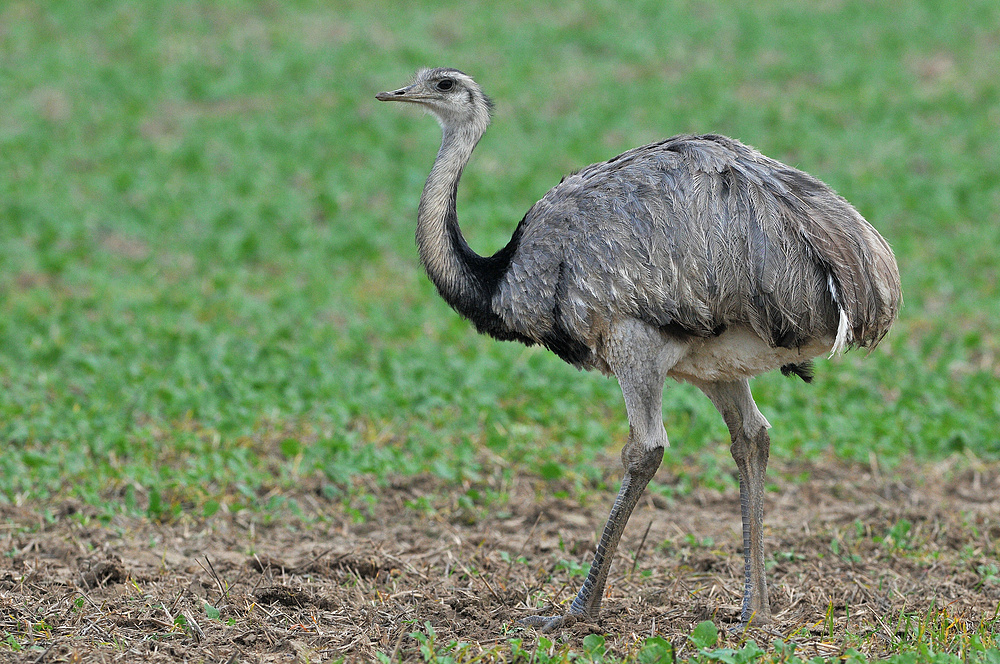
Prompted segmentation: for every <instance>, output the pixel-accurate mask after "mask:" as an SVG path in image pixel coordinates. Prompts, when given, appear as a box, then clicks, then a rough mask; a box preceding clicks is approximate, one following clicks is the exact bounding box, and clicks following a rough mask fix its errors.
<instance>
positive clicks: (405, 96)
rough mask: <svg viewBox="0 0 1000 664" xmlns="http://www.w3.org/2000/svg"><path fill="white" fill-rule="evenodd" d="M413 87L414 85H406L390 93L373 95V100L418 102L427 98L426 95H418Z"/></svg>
mask: <svg viewBox="0 0 1000 664" xmlns="http://www.w3.org/2000/svg"><path fill="white" fill-rule="evenodd" d="M415 87H416V86H415V85H408V86H406V87H405V88H400V89H398V90H393V91H392V92H380V93H378V94H377V95H375V99H378V100H379V101H420V100H422V99H427V98H428V97H427V96H426V95H421V94H418V93H417V92H416V91H415V90H414V88H415Z"/></svg>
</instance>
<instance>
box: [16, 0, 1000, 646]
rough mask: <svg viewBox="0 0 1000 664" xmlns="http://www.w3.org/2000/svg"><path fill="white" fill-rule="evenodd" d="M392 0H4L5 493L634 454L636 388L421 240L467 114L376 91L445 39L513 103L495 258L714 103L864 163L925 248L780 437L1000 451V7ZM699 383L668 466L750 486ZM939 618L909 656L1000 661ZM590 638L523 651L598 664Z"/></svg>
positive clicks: (487, 172) (795, 452)
mask: <svg viewBox="0 0 1000 664" xmlns="http://www.w3.org/2000/svg"><path fill="white" fill-rule="evenodd" d="M379 6H380V5H379V4H378V3H370V2H356V1H346V0H345V1H339V2H333V3H330V2H319V1H315V2H309V1H300V2H288V3H274V2H249V1H247V2H239V1H236V0H231V1H220V2H215V3H195V2H165V1H163V2H155V1H150V2H142V3H132V2H125V1H124V0H108V1H105V2H87V3H83V2H68V1H67V2H49V3H33V2H24V1H22V2H8V3H4V4H3V5H2V6H0V62H3V66H2V67H0V173H2V177H0V446H2V450H3V453H2V454H0V501H8V502H16V503H29V504H33V505H36V506H38V507H39V509H40V510H41V509H43V508H44V506H45V505H46V504H47V502H46V501H48V500H50V499H54V498H66V497H70V498H76V499H82V500H84V501H87V502H90V503H93V504H96V505H99V506H101V507H102V508H103V509H104V510H105V511H106V513H107V514H111V513H114V512H117V511H121V510H127V511H139V512H141V511H143V510H145V511H147V512H148V514H149V515H150V516H151V517H155V518H169V517H171V516H172V515H176V514H178V513H179V512H181V511H183V510H190V511H193V512H194V513H196V514H206V515H210V514H211V513H212V512H214V511H215V510H216V509H218V508H219V506H220V504H225V505H226V506H227V508H229V509H230V510H233V509H240V508H245V507H251V508H256V509H268V508H270V507H277V505H276V504H275V503H274V502H273V501H271V502H267V501H265V500H264V499H263V498H260V497H259V496H261V495H263V494H264V492H265V490H266V489H270V488H274V487H277V488H278V489H282V488H290V487H292V486H294V485H295V483H296V482H297V481H299V480H300V479H301V478H302V477H303V476H309V477H315V476H319V477H321V478H323V481H324V482H325V483H326V484H327V488H328V490H329V491H330V492H332V493H333V494H338V493H346V494H350V493H351V492H352V491H355V490H356V489H355V488H354V487H355V482H354V480H355V479H356V478H357V476H358V475H359V474H363V473H366V474H371V475H374V476H376V477H384V476H385V475H386V474H388V473H390V472H401V473H417V472H432V473H436V474H439V475H441V476H443V477H446V478H451V479H454V480H456V481H458V480H461V479H470V478H471V479H475V478H476V477H477V476H479V475H480V474H482V473H492V472H504V473H514V472H530V471H531V470H532V469H536V470H537V469H540V474H541V475H542V476H543V477H544V478H549V479H552V478H556V477H561V476H566V475H568V476H570V477H572V478H576V479H578V480H579V481H581V482H582V483H584V484H585V485H589V484H590V483H594V482H601V481H602V480H603V477H604V474H603V471H601V470H600V464H595V460H597V459H605V458H608V457H613V456H614V455H615V454H616V453H617V448H618V446H619V445H620V444H621V442H622V441H623V439H624V436H625V434H626V432H627V424H626V422H625V417H624V408H623V405H622V402H621V397H620V395H619V393H618V390H617V386H616V385H615V384H614V382H613V381H610V380H607V379H605V378H602V377H601V376H598V375H595V374H580V373H578V372H576V371H575V370H573V369H572V368H570V367H568V366H566V365H564V364H562V363H561V362H560V361H559V360H558V359H556V358H555V357H554V356H551V355H550V354H548V353H546V352H544V351H541V350H539V349H527V348H524V347H522V346H519V345H514V344H499V343H496V342H493V341H491V340H489V339H485V338H482V337H479V336H477V335H475V334H474V332H473V331H472V329H471V327H470V326H469V325H468V324H466V323H465V322H463V321H461V320H459V319H458V317H457V315H455V314H454V313H452V312H451V311H450V310H449V309H448V308H447V306H446V305H445V304H444V303H443V302H441V301H440V300H439V298H438V297H437V295H436V293H435V292H434V289H433V287H432V286H431V285H430V284H429V283H428V282H427V280H426V278H425V277H424V276H423V274H422V272H421V270H420V268H419V265H418V263H417V258H416V252H415V249H414V247H413V239H412V238H413V224H414V216H415V210H416V204H417V200H418V196H419V193H420V188H421V185H422V182H423V179H424V177H425V176H426V173H427V171H428V169H429V166H430V162H431V160H432V157H433V154H434V151H435V149H436V147H437V141H438V138H439V135H438V130H437V128H436V126H435V125H434V123H433V122H432V121H431V120H429V119H428V118H425V117H421V116H418V115H416V114H408V113H401V112H400V109H398V108H386V107H382V106H379V105H378V104H377V103H376V102H375V101H374V99H373V95H374V93H375V92H377V91H379V90H383V89H391V88H394V87H396V86H398V85H399V84H401V83H403V82H404V81H405V80H406V79H407V77H408V76H409V75H410V74H411V72H412V71H413V70H414V69H415V68H417V67H418V66H423V65H449V66H457V67H459V68H462V69H464V70H466V71H468V72H469V73H471V74H473V75H475V76H476V77H477V78H478V80H479V81H480V82H481V83H482V84H483V85H484V87H485V88H486V89H487V91H488V92H489V93H490V94H491V95H493V96H494V98H495V100H496V101H497V112H496V117H495V126H494V127H493V129H492V130H491V131H490V132H489V133H488V134H487V136H486V137H485V139H484V140H483V141H482V143H481V145H480V148H479V151H478V152H477V155H476V156H475V157H474V159H473V162H472V164H471V165H470V167H469V169H468V170H467V173H466V176H465V178H464V181H463V186H462V188H461V191H460V195H459V207H460V210H459V212H460V216H461V218H462V220H463V224H464V228H465V229H466V234H467V236H468V237H469V239H470V242H471V243H472V244H473V246H474V247H476V248H477V249H478V250H479V251H480V252H481V253H489V252H491V251H493V250H495V249H496V248H498V247H500V246H502V244H503V243H504V242H505V240H506V238H507V237H509V234H510V233H511V231H512V230H513V227H514V225H515V224H516V222H517V220H518V219H520V217H521V216H522V215H523V213H524V211H525V210H526V209H527V208H528V207H529V206H530V205H531V204H532V203H533V202H534V201H535V200H536V199H537V198H539V197H541V195H542V194H543V193H544V192H545V191H546V190H547V189H548V188H549V187H550V186H551V185H553V184H555V183H556V182H558V181H559V178H560V177H561V176H562V175H563V174H564V173H566V172H568V171H572V170H575V169H577V168H579V167H581V166H583V165H586V164H588V163H591V162H594V161H598V160H602V159H606V158H608V157H610V156H612V155H614V154H616V153H618V152H621V151H622V150H625V149H627V148H629V147H632V146H634V145H637V144H641V143H644V142H648V141H651V140H655V139H657V138H662V137H665V136H668V135H671V134H674V133H679V132H709V131H712V132H721V133H726V134H730V135H733V136H735V137H737V138H740V139H742V140H744V141H745V142H747V143H750V144H752V145H755V146H757V147H759V148H760V149H762V150H763V151H764V152H765V153H767V154H769V155H772V156H774V157H776V158H779V159H782V160H784V161H787V162H789V163H791V164H793V165H796V166H799V167H801V168H803V169H805V170H808V171H810V172H812V173H814V174H816V175H818V176H819V177H821V178H823V179H824V180H826V181H827V182H829V183H830V184H832V185H833V186H834V187H835V188H836V189H837V190H838V191H840V192H841V193H842V194H844V195H845V196H846V197H847V198H848V199H849V200H851V201H852V202H853V203H854V204H855V205H856V206H857V207H858V208H859V209H860V210H861V212H862V213H863V214H864V215H865V216H866V217H868V218H869V219H870V220H871V221H872V222H873V223H874V224H875V226H876V227H877V228H878V229H879V230H880V231H881V232H882V233H883V234H884V235H885V236H886V237H887V238H888V239H889V241H890V243H891V244H892V245H893V246H894V248H895V250H896V252H897V258H898V260H899V265H900V271H901V273H902V278H903V286H904V293H905V306H904V308H903V311H902V315H901V317H900V320H899V322H898V323H897V325H896V327H895V329H894V331H893V333H892V334H891V336H890V337H889V338H888V339H887V340H886V342H885V343H884V344H883V346H882V347H881V348H880V349H879V350H878V351H876V352H875V353H873V354H872V355H871V356H870V357H867V358H866V357H864V356H863V355H861V354H858V353H855V354H852V355H849V356H847V357H845V358H842V359H838V360H834V361H831V362H821V363H820V365H819V368H818V376H817V379H816V381H815V383H814V385H813V386H811V387H805V386H803V385H802V384H801V383H798V382H796V381H790V380H787V379H783V378H781V377H780V376H771V375H769V376H764V377H761V378H760V379H758V380H756V381H755V383H754V389H755V394H756V396H757V399H758V402H759V404H760V406H761V408H762V410H763V411H764V413H765V414H766V415H767V417H768V418H769V419H770V420H771V422H772V424H774V425H775V428H774V429H773V430H772V434H773V435H772V438H773V450H774V451H773V454H774V456H776V457H787V458H792V457H798V458H810V457H816V456H819V455H824V454H828V453H830V452H832V453H833V454H836V455H838V456H841V457H844V458H849V459H864V460H867V459H868V458H869V454H871V453H874V454H876V455H877V456H878V457H879V459H880V460H881V461H882V462H883V463H886V464H889V465H891V464H892V463H894V462H897V461H899V460H901V459H903V458H907V457H914V458H916V459H918V460H928V461H931V460H935V459H939V458H942V457H944V456H947V455H949V454H953V453H955V452H967V453H972V454H975V455H978V456H980V457H983V458H987V459H994V460H995V459H997V458H1000V436H998V434H997V422H998V420H1000V331H998V327H997V321H1000V274H998V268H997V265H998V261H997V259H996V252H997V247H998V246H1000V194H998V192H1000V186H998V185H1000V132H998V131H997V127H998V126H1000V79H998V78H997V75H996V72H997V71H1000V42H998V38H997V33H996V26H997V25H1000V5H998V4H997V3H995V2H992V1H988V0H978V1H977V0H972V1H969V2H962V3H955V2H932V1H923V2H921V1H916V0H914V1H907V2H902V3H870V2H861V1H860V0H845V1H842V2H834V1H829V2H820V3H813V2H791V1H787V0H780V1H779V0H773V1H765V2H755V3H743V4H742V5H741V4H740V3H722V2H708V3H706V2H676V3H661V2H640V3H631V4H627V5H623V4H621V3H618V2H610V1H601V2H588V3H581V2H543V3H538V2H523V1H521V0H514V1H513V2H510V3H506V4H503V5H494V4H490V3H478V2H432V1H427V2H408V3H401V4H400V6H394V7H393V9H392V10H391V11H389V10H382V9H378V8H377V7H379ZM501 7H502V8H501ZM665 401H666V402H665V406H664V413H665V416H666V418H667V429H668V433H669V435H670V437H671V439H672V441H673V448H672V449H671V450H669V451H668V454H667V457H666V459H665V464H667V465H668V466H671V467H672V468H673V470H674V472H675V474H677V473H679V474H681V475H684V474H688V473H694V474H701V475H702V476H703V477H706V478H709V479H710V478H711V477H714V476H720V477H721V478H722V481H727V479H726V478H729V477H730V476H731V468H730V466H729V465H728V461H727V460H726V456H727V454H728V451H727V445H726V444H725V441H726V439H727V435H726V432H725V429H724V427H723V425H722V422H721V421H720V418H719V417H718V416H717V414H716V413H715V411H714V410H713V408H712V407H711V405H710V404H709V403H708V401H707V400H706V399H704V398H703V397H702V396H701V395H700V394H699V393H698V392H697V391H696V390H693V389H692V388H690V387H687V386H675V387H671V388H670V389H668V390H667V392H666V395H665ZM692 460H693V464H692ZM720 468H721V470H720ZM713 474H714V475H713ZM729 481H731V480H729ZM908 620H909V619H908ZM932 620H937V621H938V622H941V616H940V615H939V616H936V617H934V616H932V617H928V618H926V622H927V623H928V624H930V623H931V622H932ZM914 621H915V622H914V625H916V627H914V628H913V630H911V631H912V634H913V636H912V638H910V639H909V640H907V641H906V643H901V644H900V646H899V654H898V655H896V656H894V657H895V659H894V660H891V661H899V662H904V661H907V662H908V661H917V660H921V661H930V660H929V659H928V658H929V657H930V655H927V653H931V654H934V653H937V655H934V656H935V657H938V656H940V657H939V659H940V661H952V659H951V658H954V657H958V656H959V654H962V653H965V654H966V655H967V656H968V657H969V661H979V660H982V661H997V659H998V655H997V654H996V653H997V651H996V650H995V645H996V644H995V642H993V641H989V640H988V639H986V640H984V638H985V637H983V635H971V636H970V635H965V636H966V638H965V640H964V641H963V640H961V639H959V640H958V641H955V640H954V639H952V640H948V639H947V638H945V637H947V636H948V634H947V631H948V630H947V627H946V626H943V627H940V629H938V632H939V633H940V634H943V636H941V638H937V637H934V638H931V637H929V636H927V635H928V634H930V635H931V636H933V635H934V632H933V630H930V631H927V630H921V629H919V626H920V624H922V623H921V618H919V617H917V618H914ZM935 624H937V623H935ZM942 624H943V623H942ZM908 629H909V628H908ZM907 633H909V632H907ZM951 636H954V635H951ZM426 638H428V637H426V636H425V639H426ZM429 638H430V639H431V642H430V645H429V646H428V644H427V642H426V641H425V642H424V645H425V646H427V647H428V650H427V656H428V658H429V661H430V659H433V657H438V656H440V657H441V658H442V661H444V659H443V658H446V657H453V658H455V659H458V660H461V659H462V657H463V656H462V653H463V652H464V651H463V650H462V647H463V646H462V645H461V644H451V645H446V646H442V645H441V644H438V645H437V646H435V645H434V643H433V633H431V635H430V637H429ZM588 638H589V637H588ZM977 638H978V639H979V640H978V641H976V640H975V639H977ZM584 644H585V649H584V650H583V651H580V652H571V651H569V650H567V649H566V648H562V649H561V650H560V649H559V647H558V646H553V647H552V648H550V649H549V650H548V651H546V650H544V649H541V650H539V651H537V652H535V653H533V654H527V655H524V657H526V658H531V657H533V659H531V661H539V662H541V661H570V660H579V661H599V659H600V657H601V653H602V652H603V650H602V647H603V646H602V645H601V643H598V642H597V641H596V640H594V639H591V640H590V641H589V642H588V641H586V640H585V642H584ZM702 646H703V647H702V649H701V651H700V654H699V653H695V654H690V653H689V656H691V657H693V658H694V660H692V661H759V659H760V657H761V656H762V655H758V654H755V651H754V652H749V651H741V652H743V654H742V655H740V654H739V653H731V652H728V651H726V652H722V651H720V650H713V649H712V646H713V644H709V643H707V642H706V643H705V644H702ZM505 647H510V648H513V647H514V645H513V644H508V646H505ZM663 647H665V646H664V645H663V644H661V643H659V642H655V641H650V642H648V643H647V644H645V645H644V646H643V647H642V648H641V649H640V650H639V651H637V652H636V655H635V661H647V660H649V661H651V659H649V658H651V657H653V656H654V655H655V654H656V653H658V652H659V650H657V649H659V648H663ZM435 648H436V649H435ZM921 648H924V650H921ZM928 648H929V649H930V650H928ZM647 649H648V651H647ZM509 652H513V651H509ZM691 652H694V651H691ZM774 652H776V653H779V655H776V657H782V655H780V653H781V652H782V651H781V650H780V648H779V649H778V650H775V651H774ZM644 653H645V654H644ZM543 655H544V657H543ZM786 655H787V656H783V657H784V659H781V660H780V661H799V660H797V659H796V658H795V657H794V656H793V655H792V654H791V653H790V652H789V653H786ZM911 656H912V657H915V658H916V659H911ZM471 657H472V655H469V656H468V657H465V659H470V658H471ZM497 657H500V658H501V659H502V657H501V656H499V655H498V656H497ZM504 657H505V655H504ZM545 657H548V658H549V659H545ZM727 657H728V658H729V659H727ZM738 657H744V660H740V659H738ZM514 658H516V654H515V656H514ZM733 658H736V659H733ZM991 658H992V659H991ZM775 661H778V660H775ZM849 661H854V660H849ZM857 661H864V660H863V658H861V659H858V660H857ZM934 661H938V660H934Z"/></svg>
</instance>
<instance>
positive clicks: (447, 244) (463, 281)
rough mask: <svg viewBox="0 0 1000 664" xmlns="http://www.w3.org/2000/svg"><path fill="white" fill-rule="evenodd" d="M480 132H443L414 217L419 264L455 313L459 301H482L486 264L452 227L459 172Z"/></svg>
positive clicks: (471, 128)
mask: <svg viewBox="0 0 1000 664" xmlns="http://www.w3.org/2000/svg"><path fill="white" fill-rule="evenodd" d="M485 129H486V127H485V126H482V127H481V128H480V127H476V126H470V125H466V126H463V127H458V128H454V127H449V126H447V125H445V126H444V127H443V132H444V133H443V137H442V139H441V148H440V149H439V150H438V154H437V159H435V160H434V167H433V168H432V169H431V174H430V175H429V176H428V178H427V183H426V184H425V185H424V192H423V194H422V195H421V196H420V208H419V210H418V212H417V248H418V250H419V251H420V260H421V262H422V263H423V264H424V268H425V269H426V270H427V274H428V276H430V278H431V281H433V282H434V285H435V286H437V289H438V292H440V293H441V296H442V297H444V299H445V300H447V301H448V303H449V304H451V306H452V307H454V308H455V309H459V312H460V313H464V312H462V311H461V305H460V303H461V302H469V301H470V300H472V299H476V298H481V297H482V296H483V292H482V284H481V280H480V279H479V278H477V271H481V270H482V268H483V265H484V263H485V262H487V261H488V260H489V259H486V258H484V257H482V256H479V255H478V254H476V253H475V252H474V251H472V249H470V248H469V245H468V244H467V243H466V241H465V238H464V237H462V231H461V230H460V229H459V227H458V214H457V212H456V194H457V192H458V181H459V179H460V178H461V177H462V170H463V169H464V168H465V165H466V164H467V163H469V159H470V157H472V151H473V150H474V149H475V147H476V143H478V142H479V139H480V138H481V137H482V135H483V131H485Z"/></svg>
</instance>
